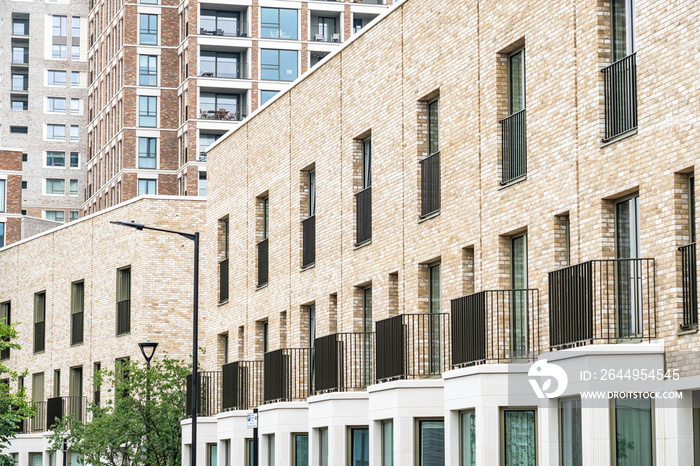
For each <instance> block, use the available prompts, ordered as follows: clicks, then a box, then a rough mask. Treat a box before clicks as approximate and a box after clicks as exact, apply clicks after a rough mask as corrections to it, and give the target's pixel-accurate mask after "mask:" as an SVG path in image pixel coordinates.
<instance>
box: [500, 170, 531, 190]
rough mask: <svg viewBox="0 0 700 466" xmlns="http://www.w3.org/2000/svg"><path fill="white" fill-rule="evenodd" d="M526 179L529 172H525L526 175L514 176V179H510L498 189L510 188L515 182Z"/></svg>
mask: <svg viewBox="0 0 700 466" xmlns="http://www.w3.org/2000/svg"><path fill="white" fill-rule="evenodd" d="M525 180H527V173H525V174H524V175H521V176H519V177H517V178H513V179H512V180H510V181H509V182H507V183H506V184H502V185H500V186H499V187H498V190H499V191H501V190H502V189H506V188H509V187H511V186H513V185H514V184H518V183H522V182H523V181H525Z"/></svg>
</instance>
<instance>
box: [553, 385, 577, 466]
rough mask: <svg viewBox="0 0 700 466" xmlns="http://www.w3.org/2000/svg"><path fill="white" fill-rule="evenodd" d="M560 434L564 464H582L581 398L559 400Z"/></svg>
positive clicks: (574, 465)
mask: <svg viewBox="0 0 700 466" xmlns="http://www.w3.org/2000/svg"><path fill="white" fill-rule="evenodd" d="M559 436H560V442H559V444H560V445H561V464H562V466H581V465H582V464H583V456H582V452H581V443H582V437H581V399H580V398H572V399H568V400H562V401H560V402H559Z"/></svg>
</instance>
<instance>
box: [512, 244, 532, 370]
mask: <svg viewBox="0 0 700 466" xmlns="http://www.w3.org/2000/svg"><path fill="white" fill-rule="evenodd" d="M510 254H511V256H510V267H511V271H510V277H511V289H512V290H513V292H512V299H511V301H512V302H511V316H510V325H511V328H512V332H511V350H512V353H513V357H514V358H527V357H528V350H529V325H528V324H529V319H528V318H529V316H528V299H527V294H526V292H524V291H518V290H526V289H527V234H522V235H517V236H514V237H512V238H511V240H510Z"/></svg>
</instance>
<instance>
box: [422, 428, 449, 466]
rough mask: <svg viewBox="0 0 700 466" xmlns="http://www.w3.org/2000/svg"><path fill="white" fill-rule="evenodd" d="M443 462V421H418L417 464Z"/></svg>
mask: <svg viewBox="0 0 700 466" xmlns="http://www.w3.org/2000/svg"><path fill="white" fill-rule="evenodd" d="M433 464H445V422H444V421H437V420H436V421H419V422H418V465H419V466H429V465H433Z"/></svg>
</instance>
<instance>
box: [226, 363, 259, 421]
mask: <svg viewBox="0 0 700 466" xmlns="http://www.w3.org/2000/svg"><path fill="white" fill-rule="evenodd" d="M221 374H222V380H223V385H222V391H223V394H222V398H221V399H222V409H223V410H224V411H229V410H234V409H252V408H255V407H257V406H260V405H261V404H262V403H263V362H262V361H236V362H232V363H230V364H226V365H224V366H222V371H221Z"/></svg>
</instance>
